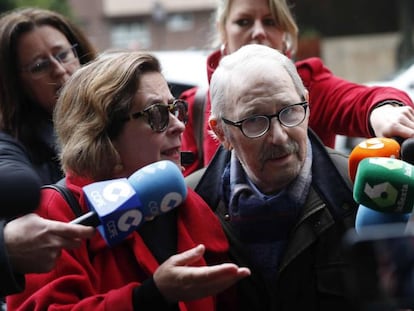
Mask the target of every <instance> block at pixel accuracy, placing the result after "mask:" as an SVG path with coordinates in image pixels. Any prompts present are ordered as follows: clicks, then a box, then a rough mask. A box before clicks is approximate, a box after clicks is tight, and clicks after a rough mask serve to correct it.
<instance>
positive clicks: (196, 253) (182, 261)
mask: <svg viewBox="0 0 414 311" xmlns="http://www.w3.org/2000/svg"><path fill="white" fill-rule="evenodd" d="M204 251H205V246H204V245H202V244H200V245H197V246H196V247H194V248H191V249H189V250H188V251H185V252H182V253H180V254H178V255H174V256H172V257H171V258H170V259H169V260H170V261H171V262H172V264H173V265H175V266H185V265H189V264H192V263H194V262H196V261H197V260H199V259H200V258H201V257H202V256H203V254H204Z"/></svg>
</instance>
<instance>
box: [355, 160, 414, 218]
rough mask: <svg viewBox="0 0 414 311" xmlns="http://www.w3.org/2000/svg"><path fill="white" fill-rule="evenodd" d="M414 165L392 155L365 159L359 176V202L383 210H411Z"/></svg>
mask: <svg viewBox="0 0 414 311" xmlns="http://www.w3.org/2000/svg"><path fill="white" fill-rule="evenodd" d="M413 168H414V167H413V166H412V165H411V164H409V163H406V162H404V161H402V160H398V159H392V158H367V159H364V160H362V161H361V163H360V164H359V166H358V170H357V173H356V177H355V184H354V199H355V201H356V202H357V203H359V204H362V205H365V206H366V207H369V208H372V209H374V210H377V211H380V212H393V213H410V212H411V211H412V208H413V204H414V178H413Z"/></svg>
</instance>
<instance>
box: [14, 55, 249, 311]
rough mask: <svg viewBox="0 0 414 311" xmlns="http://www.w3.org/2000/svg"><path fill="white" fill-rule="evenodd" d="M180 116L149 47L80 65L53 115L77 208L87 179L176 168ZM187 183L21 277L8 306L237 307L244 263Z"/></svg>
mask: <svg viewBox="0 0 414 311" xmlns="http://www.w3.org/2000/svg"><path fill="white" fill-rule="evenodd" d="M186 117H187V106H186V103H185V102H184V101H182V100H176V99H174V98H173V96H172V95H171V92H170V90H169V88H168V85H167V82H166V80H165V79H164V77H163V76H162V74H161V69H160V64H159V62H158V60H157V59H156V58H155V57H154V56H152V55H151V54H148V53H145V52H130V51H128V52H116V53H115V52H113V53H107V54H105V55H103V56H101V57H99V58H98V59H97V60H95V61H92V62H91V63H89V64H88V65H86V66H84V67H83V68H81V69H79V70H78V71H77V72H76V73H75V74H74V75H73V76H72V77H71V79H70V80H68V81H67V83H66V84H65V86H64V88H63V89H62V92H61V94H60V97H59V99H58V103H57V107H56V109H55V112H54V122H55V125H56V133H57V140H58V143H59V146H60V148H61V149H60V150H61V153H60V160H61V163H62V167H63V169H64V172H65V175H66V179H65V181H66V187H67V188H68V189H69V190H71V191H72V193H73V194H74V196H75V197H76V198H77V201H78V202H79V205H80V207H81V209H82V210H83V213H86V212H87V211H88V207H87V204H86V198H85V195H84V192H83V190H82V188H83V187H84V186H86V185H88V184H91V183H94V182H98V181H104V180H110V179H116V178H125V177H128V176H130V175H132V174H133V173H134V172H136V171H137V170H138V169H140V168H142V167H144V166H146V165H148V164H151V163H154V162H158V161H161V160H169V161H172V162H173V163H175V164H176V165H177V166H178V167H180V149H181V134H182V132H183V131H184V127H185V120H186ZM42 191H43V192H42V195H41V201H40V205H39V208H38V210H37V211H36V212H37V213H38V214H39V215H40V216H43V217H46V218H50V219H53V220H60V221H70V220H72V219H73V218H74V214H73V211H72V210H71V208H70V206H69V205H68V202H67V201H65V199H64V198H63V196H62V195H61V194H60V193H59V192H57V191H55V190H52V189H43V190H42ZM187 191H188V195H187V197H186V199H185V201H184V202H183V203H182V204H181V205H180V206H178V207H177V208H175V209H172V210H171V211H169V212H166V213H164V214H162V215H160V216H158V217H155V218H154V219H153V220H151V221H146V222H145V223H144V224H141V225H140V226H139V227H138V228H137V229H136V230H135V231H133V232H132V233H131V234H130V235H128V237H127V238H126V239H124V240H122V241H121V242H119V243H118V244H116V245H113V246H112V247H108V245H106V243H105V240H104V239H103V237H102V235H101V234H100V233H99V232H97V233H96V234H95V235H94V236H93V237H92V238H91V239H90V240H87V241H82V244H81V246H80V247H79V248H78V249H74V250H63V251H62V254H61V257H60V258H59V259H58V260H57V262H56V266H55V267H54V268H53V270H52V271H51V272H49V273H44V274H28V275H27V277H26V289H25V291H24V292H23V293H21V294H17V295H12V296H9V297H8V298H7V308H8V310H30V311H33V310H46V309H47V310H127V311H128V310H183V311H184V310H186V311H204V310H205V311H210V310H211V311H213V310H216V309H217V308H218V307H219V308H221V309H222V310H232V308H233V309H234V310H237V305H236V303H237V301H232V299H231V298H232V297H234V296H233V295H234V292H233V290H232V288H233V287H232V285H233V284H234V283H236V282H237V281H238V280H240V279H242V278H244V277H246V276H248V275H249V274H250V270H249V269H247V268H239V267H238V266H237V265H234V264H232V263H230V262H229V259H228V254H227V252H228V248H229V245H228V242H227V239H226V238H225V235H224V232H223V230H222V228H221V225H220V222H219V220H218V219H217V218H216V216H215V215H214V213H213V212H212V211H211V210H210V208H209V207H208V206H207V204H206V203H205V202H204V201H203V200H202V199H201V198H200V197H199V196H198V195H197V194H196V193H195V192H193V191H192V190H191V189H189V188H188V189H187ZM111 194H112V193H111ZM112 196H113V195H112ZM102 197H103V198H104V197H105V196H104V195H102ZM105 202H106V201H103V204H106V203H105ZM125 223H126V222H125ZM123 227H125V226H123ZM120 230H121V229H120ZM222 291H224V292H223V294H220V295H217V294H218V293H220V292H222Z"/></svg>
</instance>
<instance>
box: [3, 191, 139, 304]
mask: <svg viewBox="0 0 414 311" xmlns="http://www.w3.org/2000/svg"><path fill="white" fill-rule="evenodd" d="M37 212H38V214H39V215H40V216H43V217H45V218H49V219H55V220H62V221H69V220H71V219H73V218H74V215H73V213H72V211H71V209H70V208H69V206H68V205H67V203H66V202H65V201H64V199H63V198H62V197H61V196H60V194H58V192H57V191H55V190H50V189H46V190H42V197H41V202H40V207H39V209H38V211H37ZM99 240H101V242H98V243H101V244H102V243H104V242H103V240H102V238H101V237H100V236H99V233H98V232H96V235H95V237H94V238H93V239H92V240H91V243H93V241H99ZM88 248H89V243H87V242H86V241H85V242H84V243H82V246H81V247H80V248H77V249H75V250H62V254H61V257H60V258H59V260H58V261H57V263H56V266H55V268H54V269H53V270H52V271H51V272H49V273H42V274H28V275H26V288H25V291H24V292H22V293H20V294H17V295H12V296H8V297H7V304H8V308H10V310H30V311H37V310H46V309H47V310H57V309H58V310H71V311H74V310H130V311H133V307H132V291H133V289H134V288H135V287H136V286H138V285H139V283H137V282H128V284H127V285H125V286H122V287H119V288H117V289H113V290H110V291H108V292H106V293H98V292H97V291H96V289H95V288H96V287H97V286H103V285H101V284H100V283H101V282H102V280H100V275H98V273H96V270H95V269H94V267H93V265H92V263H91V260H90V258H89V254H90V250H89V249H88ZM107 269H108V270H109V271H111V270H112V274H113V275H114V276H115V275H117V271H116V269H115V266H114V265H109V264H108V266H107ZM108 273H109V272H108ZM114 279H115V277H114Z"/></svg>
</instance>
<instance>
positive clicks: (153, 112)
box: [126, 99, 188, 132]
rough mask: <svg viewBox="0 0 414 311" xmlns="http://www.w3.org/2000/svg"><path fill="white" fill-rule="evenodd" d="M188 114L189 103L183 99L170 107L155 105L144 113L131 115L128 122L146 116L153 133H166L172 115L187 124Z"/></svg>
mask: <svg viewBox="0 0 414 311" xmlns="http://www.w3.org/2000/svg"><path fill="white" fill-rule="evenodd" d="M187 112H188V104H187V102H186V101H184V100H181V99H176V100H174V101H173V102H172V103H171V104H168V105H165V104H153V105H151V106H149V107H148V108H146V109H144V110H143V111H139V112H134V113H132V114H130V115H129V118H127V119H126V121H128V120H132V119H138V118H140V117H143V116H145V117H146V118H147V120H148V123H149V125H150V126H151V129H152V130H153V131H155V132H164V131H165V130H166V129H167V127H168V124H169V122H170V113H171V114H172V115H173V116H175V117H176V118H177V119H178V120H180V121H181V122H183V123H184V124H186V123H187V120H188V114H187Z"/></svg>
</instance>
